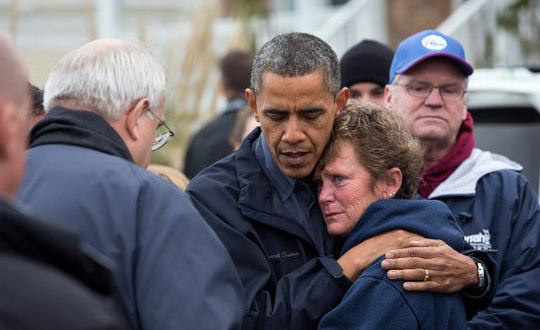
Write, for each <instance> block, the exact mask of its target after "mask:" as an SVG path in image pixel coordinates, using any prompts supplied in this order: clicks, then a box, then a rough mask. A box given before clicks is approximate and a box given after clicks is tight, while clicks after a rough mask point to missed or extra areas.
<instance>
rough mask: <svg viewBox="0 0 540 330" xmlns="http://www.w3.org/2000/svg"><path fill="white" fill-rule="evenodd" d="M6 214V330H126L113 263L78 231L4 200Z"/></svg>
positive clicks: (0, 243) (2, 310)
mask: <svg viewBox="0 0 540 330" xmlns="http://www.w3.org/2000/svg"><path fill="white" fill-rule="evenodd" d="M0 214H1V216H2V222H3V225H2V229H1V230H0V251H1V252H2V253H1V255H0V267H1V268H2V272H0V293H1V294H0V328H2V329H21V330H24V329H58V328H65V329H124V327H125V325H124V320H123V319H122V318H121V317H120V314H118V311H117V309H116V307H115V306H114V304H113V303H112V301H111V300H110V298H109V295H110V294H111V292H112V289H113V285H114V280H113V277H112V272H111V270H109V269H108V268H107V265H108V266H109V267H111V268H112V264H110V262H108V261H107V260H104V259H103V257H101V256H99V254H98V253H96V252H95V251H92V250H91V249H90V247H89V246H87V245H85V243H83V242H82V241H81V239H80V237H79V236H78V235H77V234H75V233H74V232H72V231H70V230H67V229H64V228H63V227H60V226H57V225H54V224H52V223H50V222H49V221H46V220H37V219H33V218H31V217H29V216H28V215H25V214H23V213H21V212H20V211H18V210H16V209H15V208H13V207H12V206H10V205H8V204H7V203H5V202H3V201H0ZM96 257H98V258H99V259H95V258H96ZM51 302H53V303H51ZM21 306H26V307H25V308H24V309H23V308H21Z"/></svg>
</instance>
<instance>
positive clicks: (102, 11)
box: [95, 0, 120, 38]
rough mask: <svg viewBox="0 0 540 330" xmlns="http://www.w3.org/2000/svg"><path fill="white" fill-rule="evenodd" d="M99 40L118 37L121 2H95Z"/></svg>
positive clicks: (102, 0) (103, 0)
mask: <svg viewBox="0 0 540 330" xmlns="http://www.w3.org/2000/svg"><path fill="white" fill-rule="evenodd" d="M95 4H96V29H97V36H98V38H107V37H118V21H119V19H120V1H119V0H95Z"/></svg>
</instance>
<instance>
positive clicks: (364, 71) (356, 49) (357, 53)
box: [340, 40, 394, 87]
mask: <svg viewBox="0 0 540 330" xmlns="http://www.w3.org/2000/svg"><path fill="white" fill-rule="evenodd" d="M393 57H394V51H393V50H392V49H390V47H388V46H386V45H384V44H381V43H380V42H378V41H375V40H364V41H362V42H360V43H359V44H357V45H355V46H353V47H352V48H351V49H349V50H348V51H347V52H346V53H345V54H344V55H343V57H342V58H341V61H340V66H341V87H350V86H351V85H353V84H356V83H359V82H374V83H376V84H379V85H381V86H384V85H386V84H387V83H388V73H389V72H390V65H391V64H392V58H393Z"/></svg>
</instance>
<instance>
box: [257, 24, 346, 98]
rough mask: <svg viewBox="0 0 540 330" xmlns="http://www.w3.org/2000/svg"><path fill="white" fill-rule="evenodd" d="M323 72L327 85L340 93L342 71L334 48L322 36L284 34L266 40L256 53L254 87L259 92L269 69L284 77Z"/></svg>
mask: <svg viewBox="0 0 540 330" xmlns="http://www.w3.org/2000/svg"><path fill="white" fill-rule="evenodd" d="M315 71H321V72H322V74H323V79H324V84H325V86H326V88H328V91H330V92H331V93H332V94H333V95H334V96H335V95H337V93H338V92H339V85H340V81H341V71H340V67H339V60H338V57H337V55H336V53H335V52H334V50H333V49H332V48H331V47H330V46H329V45H328V44H327V43H326V42H324V41H323V40H322V39H320V38H318V37H316V36H314V35H311V34H307V33H296V32H295V33H285V34H281V35H278V36H276V37H274V38H272V39H271V40H270V41H268V42H266V43H265V44H264V45H263V46H262V47H261V49H260V50H259V51H258V52H257V55H256V56H255V60H254V63H253V68H252V70H251V90H252V91H253V93H254V94H255V95H257V94H258V93H259V92H260V88H261V84H262V76H263V74H264V73H266V72H272V73H274V74H277V75H280V76H283V77H298V76H304V75H307V74H310V73H313V72H315Z"/></svg>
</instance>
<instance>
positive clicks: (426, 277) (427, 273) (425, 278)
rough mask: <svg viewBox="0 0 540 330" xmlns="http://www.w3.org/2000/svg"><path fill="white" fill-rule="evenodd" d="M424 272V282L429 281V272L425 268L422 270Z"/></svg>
mask: <svg viewBox="0 0 540 330" xmlns="http://www.w3.org/2000/svg"><path fill="white" fill-rule="evenodd" d="M424 271H425V272H426V276H424V282H425V281H427V280H429V270H427V268H425V269H424Z"/></svg>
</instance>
